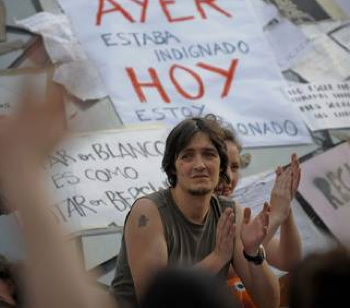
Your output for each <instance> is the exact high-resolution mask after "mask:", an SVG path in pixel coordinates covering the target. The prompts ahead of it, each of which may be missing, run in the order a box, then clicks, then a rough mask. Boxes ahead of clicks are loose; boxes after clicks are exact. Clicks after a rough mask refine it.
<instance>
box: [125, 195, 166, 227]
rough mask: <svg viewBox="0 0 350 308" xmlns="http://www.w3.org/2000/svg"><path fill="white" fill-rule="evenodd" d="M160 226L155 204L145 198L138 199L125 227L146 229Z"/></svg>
mask: <svg viewBox="0 0 350 308" xmlns="http://www.w3.org/2000/svg"><path fill="white" fill-rule="evenodd" d="M160 226H161V220H160V215H159V211H158V208H157V205H156V204H155V202H154V201H152V200H150V199H147V198H141V199H138V200H137V201H136V202H135V204H134V205H133V207H132V210H131V213H130V216H129V219H128V222H127V227H129V228H130V227H132V228H137V229H142V228H143V229H148V227H152V228H159V227H160Z"/></svg>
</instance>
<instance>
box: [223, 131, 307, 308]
mask: <svg viewBox="0 0 350 308" xmlns="http://www.w3.org/2000/svg"><path fill="white" fill-rule="evenodd" d="M223 131H224V135H225V142H226V146H227V154H228V159H229V164H228V170H227V173H228V175H229V177H230V182H229V183H221V184H220V185H219V186H218V189H217V193H218V195H219V196H223V197H224V198H225V197H229V198H230V197H232V194H233V191H234V189H235V188H236V186H237V183H238V180H239V170H240V166H241V159H240V153H241V149H242V148H241V145H240V143H239V142H238V140H237V138H236V136H235V135H234V133H233V132H232V131H231V130H229V129H227V128H223ZM300 173H301V172H300V167H299V162H298V158H297V155H296V154H293V155H292V157H291V166H290V167H289V168H287V169H285V170H283V168H282V167H280V166H279V167H278V168H277V169H276V180H275V184H274V187H273V189H272V192H271V198H270V205H271V212H270V214H269V227H268V235H267V238H266V239H265V240H264V243H263V244H264V247H265V249H266V259H267V261H268V262H269V264H270V265H272V266H274V267H276V268H277V269H280V270H283V271H290V270H291V269H293V267H294V266H295V265H296V264H297V263H298V262H299V261H300V260H301V258H302V245H301V239H300V235H299V232H298V228H297V225H296V223H295V219H294V215H293V211H292V208H291V207H290V204H291V200H292V198H293V195H294V194H295V192H296V191H297V189H298V185H299V181H300ZM219 198H221V197H219ZM225 199H226V198H225ZM236 208H238V209H239V208H241V206H240V205H238V204H236ZM279 227H281V229H280V237H279V239H278V238H276V237H274V236H275V234H276V232H277V230H278V228H279ZM228 283H229V286H230V287H231V288H233V289H236V291H235V292H234V293H236V295H238V296H239V298H240V300H241V301H242V303H243V305H244V307H246V308H248V307H254V305H253V304H252V302H251V300H250V298H249V295H248V294H247V293H246V292H245V291H244V286H243V284H242V283H241V281H240V280H239V279H238V277H237V276H236V275H235V273H234V272H233V271H230V274H229V280H228Z"/></svg>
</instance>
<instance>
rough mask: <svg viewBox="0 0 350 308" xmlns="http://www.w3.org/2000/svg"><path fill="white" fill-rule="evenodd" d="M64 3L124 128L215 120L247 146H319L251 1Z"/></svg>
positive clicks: (96, 0) (62, 0)
mask: <svg viewBox="0 0 350 308" xmlns="http://www.w3.org/2000/svg"><path fill="white" fill-rule="evenodd" d="M59 2H60V4H61V5H62V7H63V9H64V10H65V12H66V13H67V14H68V15H69V17H70V18H71V21H72V24H73V27H74V28H75V30H76V32H77V35H78V37H79V39H80V40H81V42H82V44H83V45H84V46H85V49H86V50H87V52H88V54H89V57H90V58H91V59H92V60H93V61H94V62H96V63H97V64H98V67H99V70H100V72H101V75H102V77H103V79H104V81H105V83H106V86H107V89H108V92H109V94H110V96H111V97H112V100H113V102H114V105H115V107H116V110H117V111H118V113H119V115H120V116H121V119H122V120H123V122H124V123H140V122H143V123H145V122H152V121H166V122H168V123H172V124H174V123H176V122H178V121H180V120H182V119H183V118H185V117H190V116H200V115H204V114H207V113H215V114H218V115H219V116H221V117H223V118H224V119H225V121H227V124H228V125H232V126H233V128H234V129H235V130H236V131H237V132H238V134H239V135H240V137H241V139H242V141H243V143H244V145H245V146H263V145H281V144H292V143H307V142H310V137H309V135H308V132H307V130H306V128H305V126H304V125H303V123H302V121H301V120H299V119H298V116H297V113H295V111H294V110H293V109H292V108H291V107H290V106H289V105H288V102H287V101H286V99H285V98H284V96H283V94H282V92H281V90H280V88H281V86H282V85H284V81H283V78H282V76H281V74H280V72H279V70H278V68H277V65H276V62H275V60H274V58H273V56H272V53H271V52H270V50H269V49H268V46H267V43H266V41H265V40H264V39H263V36H262V32H261V29H260V28H259V27H258V25H257V23H256V21H255V19H254V15H253V12H252V8H251V6H250V4H249V3H248V2H247V1H242V0H240V1H237V0H234V1H232V0H217V1H212V0H210V1H209V0H178V1H169V0H159V1H146V0H144V1H131V0H94V1H83V0H76V1H71V0H59Z"/></svg>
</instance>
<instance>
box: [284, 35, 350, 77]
mask: <svg viewBox="0 0 350 308" xmlns="http://www.w3.org/2000/svg"><path fill="white" fill-rule="evenodd" d="M313 44H314V46H313V47H312V48H310V49H309V50H308V52H307V53H305V54H304V55H303V56H302V57H301V58H300V60H299V61H298V63H297V64H296V65H294V66H292V67H291V69H292V70H293V71H295V72H296V73H298V74H299V75H300V76H301V77H303V78H304V79H305V80H307V81H309V82H325V81H343V80H345V79H347V78H348V77H349V76H350V53H348V52H347V51H345V50H344V49H343V48H342V47H340V46H339V45H338V44H337V43H335V42H334V41H333V40H332V39H330V38H329V37H328V35H326V34H322V35H320V36H318V37H317V38H316V39H314V40H313Z"/></svg>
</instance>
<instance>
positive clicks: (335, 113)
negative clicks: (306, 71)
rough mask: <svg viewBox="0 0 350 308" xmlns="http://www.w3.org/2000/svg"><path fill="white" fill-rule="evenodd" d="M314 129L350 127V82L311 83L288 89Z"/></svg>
mask: <svg viewBox="0 0 350 308" xmlns="http://www.w3.org/2000/svg"><path fill="white" fill-rule="evenodd" d="M286 94H287V95H288V97H289V99H290V101H291V102H292V103H293V104H294V105H295V106H296V107H297V108H299V111H300V113H301V116H302V117H303V118H304V120H305V122H306V124H307V125H308V126H309V128H310V129H311V130H312V131H317V130H322V129H334V128H347V127H350V83H349V82H343V83H323V84H320V83H317V84H316V83H310V84H305V85H298V86H292V87H290V88H288V89H286Z"/></svg>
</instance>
